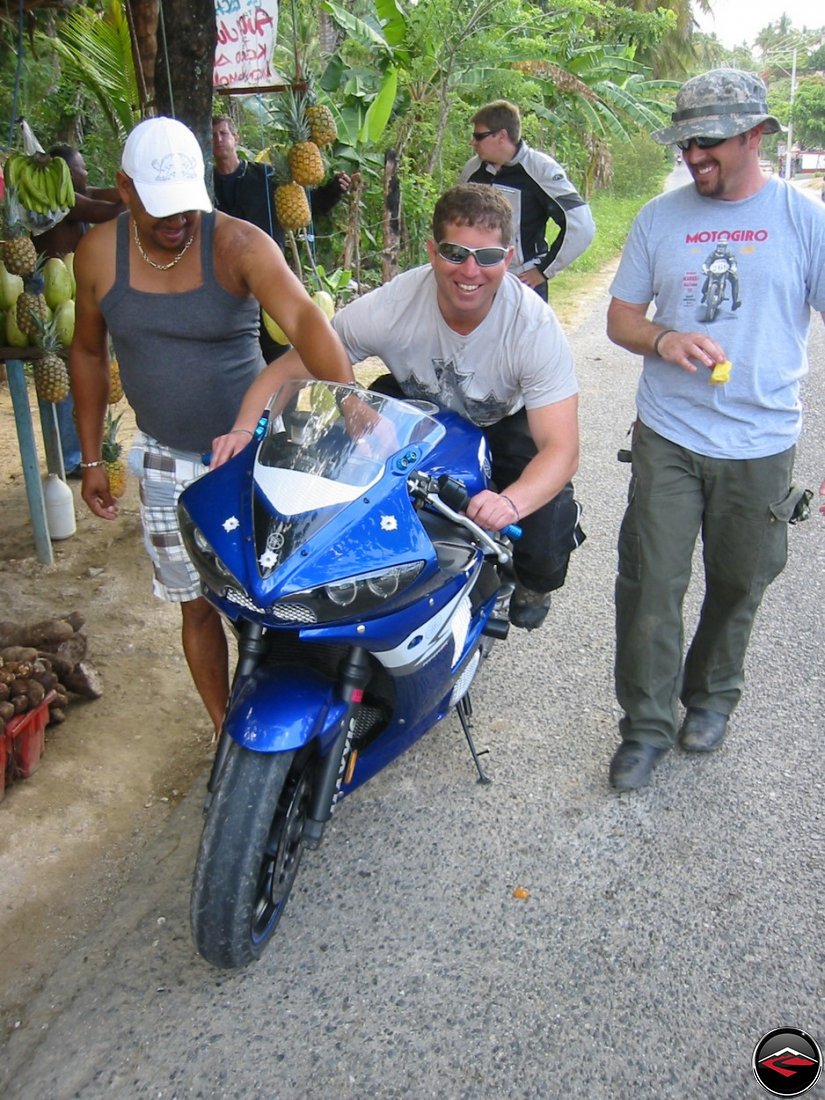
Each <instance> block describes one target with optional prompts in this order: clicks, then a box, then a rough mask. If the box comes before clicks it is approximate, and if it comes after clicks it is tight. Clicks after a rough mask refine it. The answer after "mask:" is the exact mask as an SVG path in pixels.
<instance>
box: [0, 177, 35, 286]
mask: <svg viewBox="0 0 825 1100" xmlns="http://www.w3.org/2000/svg"><path fill="white" fill-rule="evenodd" d="M23 219H24V215H23V211H22V208H21V206H20V203H19V201H18V199H17V192H16V190H15V189H14V187H11V186H8V187H6V193H5V196H4V198H3V263H4V264H5V265H6V271H8V272H9V273H10V274H11V275H22V276H23V277H24V278H25V277H26V276H27V275H32V274H34V270H35V268H36V266H37V251H36V249H35V247H34V245H33V244H32V239H31V237H30V236H29V231H28V228H27V226H26V223H25V221H24V220H23Z"/></svg>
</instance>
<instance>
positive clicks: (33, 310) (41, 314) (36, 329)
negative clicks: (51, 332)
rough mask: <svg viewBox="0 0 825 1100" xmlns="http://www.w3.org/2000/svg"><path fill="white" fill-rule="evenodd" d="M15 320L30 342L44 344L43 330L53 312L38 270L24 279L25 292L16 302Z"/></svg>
mask: <svg viewBox="0 0 825 1100" xmlns="http://www.w3.org/2000/svg"><path fill="white" fill-rule="evenodd" d="M15 320H16V321H17V327H18V328H19V329H20V331H21V332H24V333H25V334H26V336H28V338H29V342H30V343H32V344H36V345H38V346H40V347H42V346H43V344H42V340H43V331H44V329H45V327H46V325H47V324H48V323H49V321H50V320H51V312H50V310H49V307H48V305H47V304H46V297H45V295H44V294H43V276H42V275H40V274H39V272H38V271H37V270H36V271H35V274H32V275H27V276H26V277H25V278H24V279H23V293H22V294H20V295H19V297H18V299H17V302H16V303H15Z"/></svg>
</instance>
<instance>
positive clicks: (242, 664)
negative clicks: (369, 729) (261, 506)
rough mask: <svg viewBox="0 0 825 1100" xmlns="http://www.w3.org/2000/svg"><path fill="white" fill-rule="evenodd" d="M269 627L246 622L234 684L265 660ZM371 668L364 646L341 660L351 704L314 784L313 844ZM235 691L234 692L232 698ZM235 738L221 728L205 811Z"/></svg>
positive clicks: (309, 830) (309, 837)
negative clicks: (267, 629)
mask: <svg viewBox="0 0 825 1100" xmlns="http://www.w3.org/2000/svg"><path fill="white" fill-rule="evenodd" d="M265 635H266V629H265V627H263V626H261V625H260V624H258V623H253V622H249V621H247V622H245V623H244V625H243V628H242V629H241V631H240V633H239V634H238V663H237V665H236V667H235V675H234V677H233V679H232V688H233V690H234V687H235V684H236V683H237V682H238V681H239V680H243V679H245V678H246V677H247V676H251V675H252V673H253V672H254V671H255V669H256V668H257V667H258V665H259V664H260V663H261V661H262V659H263V657H264V656H265V654H266V651H267V648H268V646H267V642H266V637H265ZM369 675H370V669H369V658H368V656H367V651H366V650H365V649H363V648H362V647H360V646H353V648H352V649H351V650H350V652H349V654H348V655H347V657H346V658H345V659H344V661H343V662H342V664H341V668H340V673H339V678H338V687H339V690H340V692H341V697H342V699H343V700H344V702H345V703H347V704H348V708H347V712H346V714H345V715H344V717H343V719H342V721H341V729H340V731H339V733H338V734H337V736H336V738H335V740H334V742H333V743H332V746H331V748H330V750H329V752H328V753H327V755H326V756H325V757H324V758H323V760H322V761H321V764H320V766H319V769H318V774H317V776H316V781H315V784H314V794H313V798H312V803H311V805H310V808H309V814H308V818H307V822H306V828H305V838H306V842H307V844H308V846H309V847H311V848H317V847H318V845H319V844H320V842H321V836H322V835H323V832H324V826H325V825H326V823H327V821H329V819H330V817H331V816H332V807H333V805H334V802H335V796H336V794H337V793H338V791H339V790H340V788H341V784H342V783H343V779H344V775H345V772H346V767H347V761H348V759H349V750H350V747H351V744H352V736H353V732H354V729H355V716H356V712H357V707H358V705H359V704H360V702H361V700H362V698H363V695H364V688H365V687H366V686H367V682H368V681H369ZM231 698H232V692H230V699H231ZM231 744H232V738H231V737H230V736H229V734H228V733H227V732H226V730H225V728H223V727H222V728H221V732H220V734H219V735H218V744H217V747H216V749H215V758H214V760H213V761H212V770H211V772H210V773H209V782H208V783H207V787H206V789H207V796H206V801H205V804H204V811H206V810H208V809H209V804H210V802H211V801H212V795H213V793H214V791H215V788H216V787H217V785H218V781H219V779H220V775H221V772H222V771H223V767H224V764H225V763H226V758H227V755H228V753H229V749H230V747H231Z"/></svg>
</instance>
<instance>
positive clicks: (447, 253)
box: [435, 241, 509, 267]
mask: <svg viewBox="0 0 825 1100" xmlns="http://www.w3.org/2000/svg"><path fill="white" fill-rule="evenodd" d="M435 249H436V252H437V253H438V255H439V256H440V257H441V259H442V260H446V261H447V263H448V264H463V263H464V261H465V260H466V259H468V258H469V257H470V256H472V257H473V259H474V260H475V262H476V263H477V264H478V266H479V267H496V266H497V265H498V264H501V263H504V260H505V257H506V256H507V253H508V251H509V249H507V248H502V247H501V246H500V245H488V246H487V247H486V248H467V247H466V246H465V245H463V244H452V243H451V242H450V241H441V242H440V243H439V244H437V245H436V246H435Z"/></svg>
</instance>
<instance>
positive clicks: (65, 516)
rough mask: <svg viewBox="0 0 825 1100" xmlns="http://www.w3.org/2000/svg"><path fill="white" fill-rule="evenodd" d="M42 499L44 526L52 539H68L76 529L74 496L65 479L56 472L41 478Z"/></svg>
mask: <svg viewBox="0 0 825 1100" xmlns="http://www.w3.org/2000/svg"><path fill="white" fill-rule="evenodd" d="M43 500H44V502H45V504H46V526H47V527H48V528H49V535H50V537H51V538H53V539H68V538H71V536H72V535H73V534H74V533H75V531H76V530H77V523H76V520H75V514H74V496H73V495H72V491H71V489H70V488H69V486H68V485H67V484H66V482H65V481H63V480H61V478H59V477H58V476H57V474H49V475H48V477H46V478H44V480H43Z"/></svg>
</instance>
